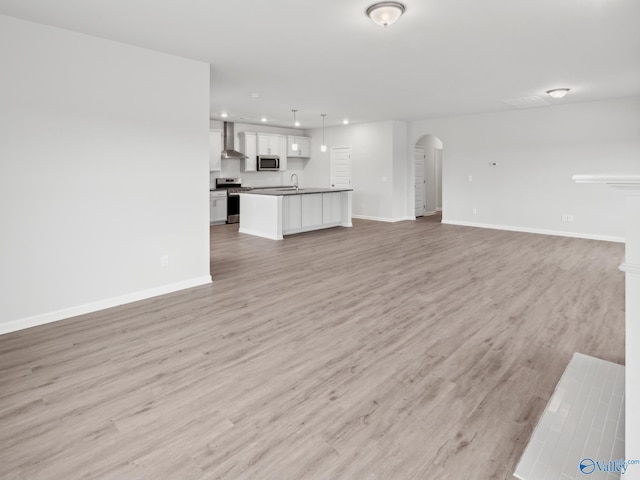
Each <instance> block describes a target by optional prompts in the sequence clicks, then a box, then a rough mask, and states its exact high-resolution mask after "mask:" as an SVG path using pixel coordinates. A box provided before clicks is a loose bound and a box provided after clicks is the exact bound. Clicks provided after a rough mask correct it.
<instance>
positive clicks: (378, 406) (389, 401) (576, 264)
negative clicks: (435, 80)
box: [0, 218, 624, 480]
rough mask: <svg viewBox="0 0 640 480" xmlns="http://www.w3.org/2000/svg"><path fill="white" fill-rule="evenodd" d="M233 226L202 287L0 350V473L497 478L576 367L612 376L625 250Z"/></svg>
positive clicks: (383, 228) (472, 231)
mask: <svg viewBox="0 0 640 480" xmlns="http://www.w3.org/2000/svg"><path fill="white" fill-rule="evenodd" d="M237 230H238V227H237V225H223V226H218V227H212V229H211V237H212V272H213V278H214V283H213V285H211V286H205V287H198V288H194V289H190V290H187V291H183V292H178V293H174V294H170V295H165V296H163V297H159V298H155V299H152V300H148V301H143V302H137V303H135V304H130V305H125V306H122V307H118V308H113V309H110V310H106V311H102V312H99V313H95V314H91V315H84V316H82V317H77V318H74V319H69V320H65V321H62V322H58V323H55V324H50V325H44V326H41V327H37V328H33V329H29V330H25V331H21V332H15V333H11V334H7V335H3V336H0V478H2V479H7V478H8V479H13V478H25V479H75V478H103V479H234V480H235V479H260V480H268V479H274V480H275V479H278V480H285V479H322V480H325V479H355V480H373V479H390V480H391V479H393V480H405V479H406V480H409V479H411V480H414V479H438V480H447V479H451V480H474V479H477V480H495V479H511V478H512V477H511V473H512V472H513V470H514V468H515V465H516V463H517V461H518V459H519V456H520V454H521V453H522V451H523V449H524V447H525V445H526V442H527V440H528V438H529V435H530V434H531V432H532V429H533V428H534V426H535V424H536V422H537V419H538V417H539V415H540V414H541V412H542V410H543V408H544V406H545V404H546V402H547V400H548V399H549V397H550V396H551V394H552V393H553V389H554V387H555V385H556V383H557V382H558V380H559V378H560V375H561V374H562V372H563V370H564V368H565V367H566V365H567V363H568V362H569V360H570V358H571V355H572V354H573V352H575V351H578V352H582V353H585V354H589V355H593V356H596V357H599V358H602V359H605V360H610V361H613V362H617V363H624V333H623V332H624V314H623V303H624V300H623V295H624V289H623V285H624V277H623V275H622V274H621V273H620V272H619V271H618V268H617V267H618V264H619V263H620V260H621V259H622V256H623V245H621V244H614V243H606V242H598V241H589V240H580V239H571V238H561V237H550V236H543V235H532V234H524V233H514V232H503V231H495V230H484V229H477V228H467V227H458V226H450V225H441V224H440V223H438V222H437V221H434V219H433V218H422V219H418V220H417V221H415V222H400V223H396V224H386V223H378V222H370V221H362V220H361V221H358V220H356V221H354V227H353V228H352V229H346V228H336V229H330V230H325V231H318V232H311V233H307V234H300V235H296V236H292V237H287V238H286V239H285V240H284V241H282V242H275V241H271V240H265V239H261V238H257V237H251V236H247V235H242V234H239V233H238V231H237ZM29 294H31V293H30V292H25V295H29ZM33 294H35V293H33Z"/></svg>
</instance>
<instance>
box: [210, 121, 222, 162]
mask: <svg viewBox="0 0 640 480" xmlns="http://www.w3.org/2000/svg"><path fill="white" fill-rule="evenodd" d="M221 153H222V130H210V131H209V171H210V172H219V171H220V170H222V160H221V156H220V155H221Z"/></svg>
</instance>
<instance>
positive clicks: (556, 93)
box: [547, 88, 569, 98]
mask: <svg viewBox="0 0 640 480" xmlns="http://www.w3.org/2000/svg"><path fill="white" fill-rule="evenodd" d="M567 93H569V89H568V88H554V89H553V90H547V95H549V96H550V97H553V98H562V97H564V96H565V95H566V94H567Z"/></svg>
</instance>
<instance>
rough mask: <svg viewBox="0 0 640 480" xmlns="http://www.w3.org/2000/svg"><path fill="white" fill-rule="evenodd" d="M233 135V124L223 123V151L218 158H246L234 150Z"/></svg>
mask: <svg viewBox="0 0 640 480" xmlns="http://www.w3.org/2000/svg"><path fill="white" fill-rule="evenodd" d="M234 133H235V132H234V128H233V122H224V150H222V153H221V154H220V158H237V159H243V158H248V157H247V156H246V155H244V154H242V153H240V152H238V151H237V150H234V148H233V146H234V145H233V144H234V141H235V135H234Z"/></svg>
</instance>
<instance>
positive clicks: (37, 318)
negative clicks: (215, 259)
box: [0, 275, 211, 335]
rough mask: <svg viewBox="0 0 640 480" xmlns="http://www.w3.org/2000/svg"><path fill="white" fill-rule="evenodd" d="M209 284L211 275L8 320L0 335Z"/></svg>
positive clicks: (2, 325) (1, 324)
mask: <svg viewBox="0 0 640 480" xmlns="http://www.w3.org/2000/svg"><path fill="white" fill-rule="evenodd" d="M209 283H211V275H205V276H203V277H197V278H192V279H189V280H184V281H182V282H176V283H170V284H168V285H162V286H160V287H155V288H149V289H146V290H140V291H137V292H132V293H127V294H125V295H120V296H118V297H111V298H105V299H104V300H99V301H97V302H92V303H85V304H83V305H77V306H75V307H70V308H64V309H62V310H56V311H54V312H48V313H43V314H40V315H34V316H32V317H27V318H20V319H18V320H10V321H8V322H2V323H0V335H2V334H3V333H9V332H16V331H18V330H24V329H25V328H31V327H37V326H38V325H44V324H46V323H53V322H57V321H59V320H65V319H67V318H71V317H77V316H78V315H84V314H86V313H92V312H97V311H99V310H105V309H107V308H111V307H117V306H118V305H124V304H126V303H132V302H137V301H139V300H145V299H147V298H151V297H157V296H159V295H164V294H166V293H172V292H177V291H179V290H184V289H187V288H192V287H198V286H200V285H207V284H209Z"/></svg>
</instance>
